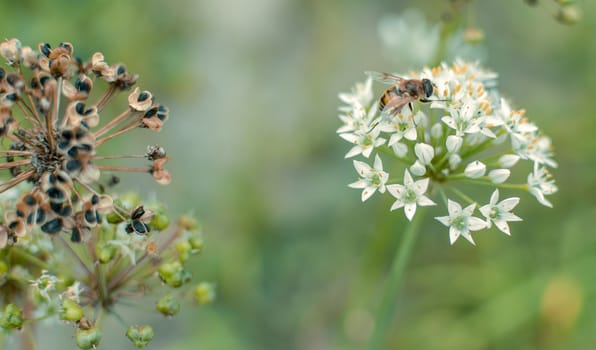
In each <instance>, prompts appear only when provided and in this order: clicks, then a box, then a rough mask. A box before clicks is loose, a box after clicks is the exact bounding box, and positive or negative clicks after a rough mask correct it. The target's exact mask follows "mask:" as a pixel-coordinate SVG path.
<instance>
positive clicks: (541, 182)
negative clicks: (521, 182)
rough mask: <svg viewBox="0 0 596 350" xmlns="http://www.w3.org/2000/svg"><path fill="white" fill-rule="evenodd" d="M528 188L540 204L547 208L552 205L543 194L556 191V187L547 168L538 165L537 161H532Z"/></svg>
mask: <svg viewBox="0 0 596 350" xmlns="http://www.w3.org/2000/svg"><path fill="white" fill-rule="evenodd" d="M528 190H529V191H530V193H531V194H532V195H534V197H536V199H538V202H539V203H540V204H542V205H544V206H547V207H549V208H552V207H553V205H552V203H551V202H549V201H548V200H547V199H546V198H544V196H545V195H549V194H553V193H555V192H557V190H558V188H557V186H556V185H555V180H551V175H550V173H549V172H548V170H546V168H545V167H540V166H539V164H538V163H534V171H533V172H531V173H530V174H529V175H528Z"/></svg>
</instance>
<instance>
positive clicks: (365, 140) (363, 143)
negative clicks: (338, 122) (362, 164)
mask: <svg viewBox="0 0 596 350" xmlns="http://www.w3.org/2000/svg"><path fill="white" fill-rule="evenodd" d="M379 133H380V130H379V128H373V129H372V130H371V131H368V132H362V131H357V132H355V133H353V134H348V133H345V134H340V135H339V136H340V137H341V138H343V139H344V140H346V141H348V142H351V143H353V144H354V145H355V146H354V147H352V149H351V150H350V151H349V152H348V153H347V154H346V158H351V157H354V156H357V155H359V154H362V155H363V156H365V157H366V158H368V157H370V154H371V153H372V151H373V149H374V148H375V147H379V146H380V145H382V144H383V143H385V139H384V138H380V137H379Z"/></svg>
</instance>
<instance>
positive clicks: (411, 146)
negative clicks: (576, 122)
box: [337, 61, 557, 244]
mask: <svg viewBox="0 0 596 350" xmlns="http://www.w3.org/2000/svg"><path fill="white" fill-rule="evenodd" d="M407 78H409V79H428V80H429V81H431V82H432V84H433V94H432V95H431V96H429V97H428V100H429V103H422V102H414V103H409V104H405V105H404V106H403V107H400V108H399V109H398V110H395V111H388V110H387V108H385V109H383V110H381V111H379V108H378V103H377V101H376V99H375V98H374V94H373V91H372V82H373V81H372V79H371V78H369V79H368V80H366V81H365V82H364V83H360V84H357V85H356V87H355V88H354V89H353V90H352V92H350V93H341V94H339V98H340V100H341V101H342V102H343V103H344V105H342V106H341V107H340V108H339V110H340V115H339V118H340V119H341V121H342V123H343V125H342V126H341V127H340V128H339V129H338V130H337V132H338V134H339V136H340V137H341V138H343V139H344V140H346V141H348V142H350V143H351V144H352V148H351V149H350V150H349V151H348V153H347V154H346V158H352V157H355V156H358V155H361V156H362V157H364V158H365V159H370V158H371V156H372V155H373V153H375V154H374V157H373V158H374V162H373V164H372V166H371V165H369V163H368V162H366V161H359V160H354V161H353V162H354V167H355V169H356V171H357V173H358V176H359V179H358V180H357V181H356V182H354V183H352V184H350V187H352V188H357V189H361V190H362V194H361V199H362V201H366V200H367V199H369V198H370V197H371V196H372V195H373V194H374V193H376V192H379V193H385V192H389V194H390V195H392V196H393V197H395V203H394V204H393V206H392V207H391V210H396V209H401V208H403V209H404V212H405V215H406V217H407V219H408V220H410V221H411V220H412V219H413V218H414V216H415V215H416V211H417V208H418V207H419V206H421V207H422V206H433V205H436V202H443V203H444V204H445V206H446V208H447V211H448V215H446V216H439V217H436V219H437V220H438V221H439V222H441V223H442V224H444V225H445V226H448V227H449V237H450V242H451V244H453V243H454V242H455V241H456V240H457V239H458V238H459V237H464V238H465V239H467V240H468V241H469V242H470V243H472V244H474V239H473V237H472V234H471V232H473V231H479V230H483V229H488V228H490V227H491V226H492V225H493V224H494V225H495V226H496V227H497V228H498V229H499V230H500V231H502V232H503V233H505V234H507V235H509V234H510V229H509V225H508V222H511V221H519V220H521V219H520V218H519V217H518V216H517V215H515V214H513V213H512V212H511V211H512V210H513V209H514V208H515V207H516V206H517V205H518V203H519V201H520V199H519V198H518V197H509V198H506V199H503V200H501V201H499V197H500V196H501V193H500V191H499V190H501V191H502V190H521V191H526V192H529V193H531V194H532V195H534V196H535V197H536V199H537V200H538V202H539V203H541V204H543V205H545V206H548V207H552V204H551V202H550V201H549V200H548V199H547V196H548V195H551V194H553V193H555V192H556V191H557V187H556V185H555V184H554V180H553V179H552V177H551V175H550V173H549V171H548V168H554V167H556V166H557V163H556V162H555V160H554V159H553V152H552V147H551V140H550V138H548V137H547V136H545V135H544V134H543V133H542V132H541V131H540V130H539V129H538V127H537V126H536V125H535V124H534V123H533V122H531V121H530V120H529V119H528V118H526V117H525V110H515V109H512V108H511V104H510V102H509V101H507V100H506V99H504V98H502V97H500V95H499V93H498V91H497V90H496V87H495V86H496V84H495V83H496V78H497V75H496V74H495V73H492V72H489V71H487V70H485V69H482V68H481V67H479V65H478V64H477V63H466V62H462V61H456V62H455V63H454V64H453V65H450V66H449V65H447V64H445V63H443V64H441V65H440V66H438V67H435V68H432V69H430V68H426V69H424V70H422V71H420V72H412V73H411V74H410V75H409V77H407ZM520 161H524V162H528V163H531V164H532V166H531V169H530V171H529V173H528V174H527V175H526V177H525V179H526V181H525V183H510V182H508V180H509V179H510V177H511V175H512V169H513V168H514V167H518V168H521V167H520V166H519V165H517V164H518V163H520ZM384 166H385V167H384ZM386 169H391V171H387V170H386ZM520 171H521V170H520ZM467 185H474V186H489V187H493V188H494V191H493V192H492V195H491V196H490V200H488V201H486V200H480V201H478V202H480V203H482V204H483V203H487V202H488V203H487V204H485V205H482V206H480V207H479V208H478V206H479V204H478V202H477V201H476V200H474V199H472V198H470V197H469V196H468V195H466V194H465V192H464V191H463V190H462V188H461V187H462V186H467ZM436 197H440V198H441V199H442V200H438V199H436ZM453 198H456V199H453ZM459 201H464V202H465V204H466V206H465V208H462V204H460V202H459ZM477 208H478V211H479V214H480V215H479V216H480V217H479V216H478V214H476V215H477V216H474V215H475V213H476V209H477Z"/></svg>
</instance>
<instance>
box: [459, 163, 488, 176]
mask: <svg viewBox="0 0 596 350" xmlns="http://www.w3.org/2000/svg"><path fill="white" fill-rule="evenodd" d="M484 173H486V165H484V163H482V162H480V161H477V160H475V161H473V162H471V163H469V164H468V165H467V166H466V169H465V170H464V175H466V176H467V177H469V178H472V179H476V178H479V177H481V176H484Z"/></svg>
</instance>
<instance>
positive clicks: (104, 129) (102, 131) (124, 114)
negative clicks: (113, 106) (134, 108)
mask: <svg viewBox="0 0 596 350" xmlns="http://www.w3.org/2000/svg"><path fill="white" fill-rule="evenodd" d="M130 112H131V110H130V109H127V110H125V111H124V112H122V113H120V115H119V116H117V117H116V118H114V119H112V120H110V121H109V122H107V123H106V125H104V126H102V127H101V128H100V129H99V130H97V131H95V132H94V133H93V135H94V136H95V138H98V137H99V136H101V135H103V134H105V133H106V132H107V131H109V130H110V129H112V128H113V127H114V126H116V124H118V123H120V122H121V121H122V120H123V119H124V118H126V117H127V116H128V115H129V114H130Z"/></svg>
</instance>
